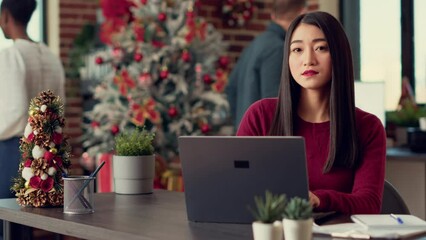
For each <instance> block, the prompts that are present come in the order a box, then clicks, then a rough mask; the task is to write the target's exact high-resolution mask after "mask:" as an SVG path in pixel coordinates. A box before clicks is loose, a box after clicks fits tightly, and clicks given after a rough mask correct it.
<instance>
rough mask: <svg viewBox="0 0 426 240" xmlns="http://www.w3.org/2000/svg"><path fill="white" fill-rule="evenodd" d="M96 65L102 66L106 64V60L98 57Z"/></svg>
mask: <svg viewBox="0 0 426 240" xmlns="http://www.w3.org/2000/svg"><path fill="white" fill-rule="evenodd" d="M95 63H96V64H99V65H100V64H102V63H104V59H103V58H102V57H96V58H95Z"/></svg>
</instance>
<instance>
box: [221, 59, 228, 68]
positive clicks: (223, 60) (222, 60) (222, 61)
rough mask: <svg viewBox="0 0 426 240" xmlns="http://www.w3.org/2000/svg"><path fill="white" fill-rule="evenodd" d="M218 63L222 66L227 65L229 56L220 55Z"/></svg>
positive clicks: (225, 66)
mask: <svg viewBox="0 0 426 240" xmlns="http://www.w3.org/2000/svg"><path fill="white" fill-rule="evenodd" d="M219 65H220V66H221V67H222V68H227V67H228V65H229V58H228V57H226V56H222V57H220V58H219Z"/></svg>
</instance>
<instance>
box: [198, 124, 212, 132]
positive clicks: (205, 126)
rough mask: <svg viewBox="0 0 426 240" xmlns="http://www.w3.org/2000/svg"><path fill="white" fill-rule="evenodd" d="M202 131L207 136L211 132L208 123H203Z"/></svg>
mask: <svg viewBox="0 0 426 240" xmlns="http://www.w3.org/2000/svg"><path fill="white" fill-rule="evenodd" d="M200 129H201V132H202V133H204V134H206V133H208V132H210V125H209V124H207V123H203V124H202V125H201V127H200Z"/></svg>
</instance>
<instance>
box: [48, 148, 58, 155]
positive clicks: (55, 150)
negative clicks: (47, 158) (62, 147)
mask: <svg viewBox="0 0 426 240" xmlns="http://www.w3.org/2000/svg"><path fill="white" fill-rule="evenodd" d="M49 152H51V153H53V154H56V153H57V152H58V149H56V148H51V149H50V150H49Z"/></svg>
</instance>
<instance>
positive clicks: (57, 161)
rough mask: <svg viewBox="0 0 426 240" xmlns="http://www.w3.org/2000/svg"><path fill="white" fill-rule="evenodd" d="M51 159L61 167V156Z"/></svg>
mask: <svg viewBox="0 0 426 240" xmlns="http://www.w3.org/2000/svg"><path fill="white" fill-rule="evenodd" d="M53 160H54V161H55V162H56V165H58V166H59V167H62V158H61V157H60V156H56V157H54V158H53Z"/></svg>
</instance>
